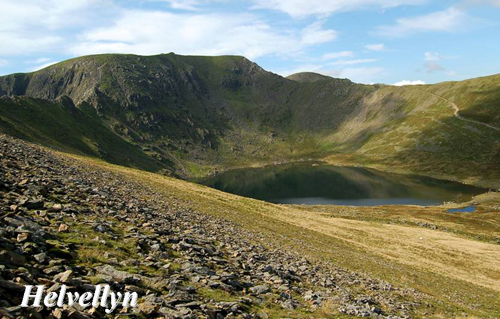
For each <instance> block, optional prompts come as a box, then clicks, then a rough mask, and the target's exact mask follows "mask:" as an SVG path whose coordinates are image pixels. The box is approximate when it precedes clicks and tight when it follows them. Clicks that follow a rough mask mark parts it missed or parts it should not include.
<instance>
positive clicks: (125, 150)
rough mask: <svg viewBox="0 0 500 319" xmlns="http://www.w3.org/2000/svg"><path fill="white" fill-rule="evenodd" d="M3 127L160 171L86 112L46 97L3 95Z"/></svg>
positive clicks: (0, 115)
mask: <svg viewBox="0 0 500 319" xmlns="http://www.w3.org/2000/svg"><path fill="white" fill-rule="evenodd" d="M0 130H1V131H3V132H4V133H8V134H10V135H13V136H17V137H20V138H24V139H27V140H31V141H34V142H38V143H40V144H44V145H47V146H50V147H52V148H55V149H58V150H64V151H67V152H73V153H77V154H86V155H88V156H93V157H98V158H103V159H105V160H106V161H109V162H111V163H116V164H121V165H127V166H131V167H137V168H141V169H144V170H149V171H157V170H159V169H160V165H159V164H158V163H157V162H156V161H154V160H153V159H151V158H149V157H148V156H147V155H146V154H145V153H143V152H142V151H141V150H140V149H139V148H138V147H136V146H134V145H131V144H129V143H127V142H125V141H124V140H122V139H121V138H120V137H119V136H118V135H116V134H114V133H113V132H111V131H109V130H108V129H107V128H106V127H104V126H102V124H100V122H99V121H97V120H95V119H93V118H92V117H90V116H89V115H87V114H86V113H84V112H82V111H80V110H78V109H76V108H74V107H73V108H72V107H71V106H70V107H67V106H64V105H62V104H60V103H51V102H48V101H45V100H38V99H32V98H25V97H22V98H16V99H10V98H0Z"/></svg>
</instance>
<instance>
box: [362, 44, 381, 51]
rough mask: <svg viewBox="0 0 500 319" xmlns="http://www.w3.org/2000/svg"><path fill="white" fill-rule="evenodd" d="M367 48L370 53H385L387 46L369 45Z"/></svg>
mask: <svg viewBox="0 0 500 319" xmlns="http://www.w3.org/2000/svg"><path fill="white" fill-rule="evenodd" d="M365 48H366V49H367V50H370V51H385V45H384V44H383V43H379V44H367V45H365Z"/></svg>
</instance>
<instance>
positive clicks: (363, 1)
mask: <svg viewBox="0 0 500 319" xmlns="http://www.w3.org/2000/svg"><path fill="white" fill-rule="evenodd" d="M253 2H254V7H253V8H254V9H272V10H278V11H282V12H285V13H287V14H289V15H290V16H292V17H295V18H304V17H307V16H311V15H316V16H328V15H330V14H332V13H334V12H339V11H353V10H358V9H366V8H391V7H397V6H402V5H420V4H423V3H425V2H427V0H253Z"/></svg>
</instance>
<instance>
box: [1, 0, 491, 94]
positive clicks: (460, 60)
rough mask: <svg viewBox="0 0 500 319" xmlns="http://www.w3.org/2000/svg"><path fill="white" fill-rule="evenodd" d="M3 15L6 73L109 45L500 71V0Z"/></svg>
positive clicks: (130, 6)
mask: <svg viewBox="0 0 500 319" xmlns="http://www.w3.org/2000/svg"><path fill="white" fill-rule="evenodd" d="M0 21H1V23H0V43H1V44H2V45H1V46H0V74H9V73H14V72H29V71H33V70H36V69H39V68H42V67H44V66H47V65H50V64H52V63H54V62H58V61H62V60H65V59H68V58H71V57H75V56H80V55H86V54H94V53H109V52H111V53H113V52H116V53H135V54H143V55H152V54H159V53H168V52H175V53H177V54H186V55H223V54H237V55H244V56H246V57H248V58H249V59H251V60H253V61H255V62H257V63H258V64H259V65H261V66H262V67H263V68H265V69H266V70H269V71H272V72H275V73H278V74H281V75H284V76H286V75H289V74H291V73H295V72H300V71H313V72H318V73H322V74H326V75H331V76H334V77H342V78H349V79H351V80H353V81H356V82H362V83H387V84H395V83H399V84H401V83H422V82H424V83H436V82H441V81H450V80H462V79H466V78H473V77H478V76H484V75H490V74H496V73H500V0H439V1H430V0H241V1H236V0H233V1H231V0H142V1H141V0H136V1H134V0H104V1H103V0H71V1H68V0H23V1H12V0H0ZM402 81H405V82H402Z"/></svg>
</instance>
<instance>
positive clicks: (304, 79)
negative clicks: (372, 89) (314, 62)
mask: <svg viewBox="0 0 500 319" xmlns="http://www.w3.org/2000/svg"><path fill="white" fill-rule="evenodd" d="M286 78H287V79H289V80H292V81H296V82H300V83H313V82H317V81H325V80H334V78H332V77H329V76H326V75H322V74H319V73H314V72H300V73H295V74H292V75H289V76H287V77H286ZM347 81H348V80H347Z"/></svg>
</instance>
